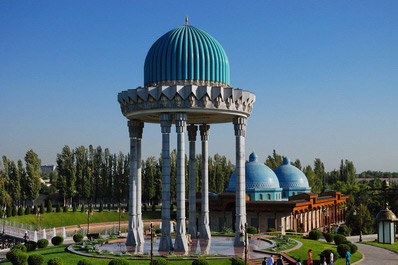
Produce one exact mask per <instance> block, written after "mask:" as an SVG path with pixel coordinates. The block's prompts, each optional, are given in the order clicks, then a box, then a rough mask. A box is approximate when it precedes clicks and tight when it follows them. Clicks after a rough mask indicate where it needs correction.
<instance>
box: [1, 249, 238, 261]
mask: <svg viewBox="0 0 398 265" xmlns="http://www.w3.org/2000/svg"><path fill="white" fill-rule="evenodd" d="M67 247H68V245H61V246H56V247H48V248H45V249H38V250H36V251H32V252H28V254H41V255H43V256H44V264H47V261H48V260H49V259H51V258H54V257H59V258H61V259H62V261H63V262H64V264H65V265H76V264H77V262H78V261H79V260H81V259H84V258H86V257H83V256H80V255H76V254H72V253H70V252H67V251H66V248H67ZM86 259H89V260H91V261H93V264H100V265H106V264H108V263H109V261H110V259H101V258H86ZM208 261H209V264H211V265H229V264H231V262H230V261H229V260H228V259H221V260H208ZM128 262H129V263H130V264H137V265H149V263H150V261H149V260H128ZM3 264H11V263H10V262H4V263H3ZM169 264H176V265H190V264H192V260H181V261H172V262H169Z"/></svg>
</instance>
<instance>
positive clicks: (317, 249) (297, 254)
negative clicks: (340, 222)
mask: <svg viewBox="0 0 398 265" xmlns="http://www.w3.org/2000/svg"><path fill="white" fill-rule="evenodd" d="M289 237H291V238H294V239H296V240H298V241H301V242H302V243H303V245H302V246H301V248H299V249H296V250H293V251H290V252H288V253H287V254H288V255H289V256H291V257H292V258H294V259H296V260H297V259H298V258H300V259H301V261H302V264H306V263H304V262H303V261H306V260H307V259H308V254H307V253H308V250H309V249H312V258H313V260H314V265H319V254H320V253H321V252H322V251H324V250H325V249H333V250H335V251H336V253H337V246H336V245H335V244H333V243H327V242H322V241H316V240H311V239H305V238H302V237H296V236H289ZM336 258H337V257H335V262H334V264H336V265H344V264H345V259H343V258H338V259H336ZM360 259H362V254H361V253H359V252H358V251H357V252H356V253H355V254H353V255H352V256H351V263H354V262H355V261H358V260H360Z"/></svg>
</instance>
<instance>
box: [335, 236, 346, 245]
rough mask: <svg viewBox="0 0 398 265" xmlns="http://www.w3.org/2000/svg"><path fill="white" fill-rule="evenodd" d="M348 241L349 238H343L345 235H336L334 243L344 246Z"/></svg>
mask: <svg viewBox="0 0 398 265" xmlns="http://www.w3.org/2000/svg"><path fill="white" fill-rule="evenodd" d="M346 241H347V238H346V237H345V236H343V235H335V236H334V243H335V244H336V245H340V244H343V243H344V242H346Z"/></svg>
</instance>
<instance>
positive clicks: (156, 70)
mask: <svg viewBox="0 0 398 265" xmlns="http://www.w3.org/2000/svg"><path fill="white" fill-rule="evenodd" d="M187 80H188V82H187ZM173 81H174V82H173ZM144 83H145V86H152V85H159V84H164V85H174V84H181V85H187V84H193V85H211V86H224V87H229V63H228V57H227V54H226V53H225V51H224V49H223V47H222V46H221V45H220V43H218V41H216V40H215V39H214V38H213V37H212V36H210V35H209V34H208V33H206V32H204V31H203V30H200V29H198V28H195V27H193V26H190V25H184V26H181V27H178V28H176V29H173V30H170V31H169V32H167V33H166V34H164V35H163V36H162V37H160V38H159V39H158V40H157V41H156V42H155V43H154V44H153V45H152V47H151V49H150V50H149V52H148V54H147V56H146V59H145V67H144Z"/></svg>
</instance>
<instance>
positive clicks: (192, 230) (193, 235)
mask: <svg viewBox="0 0 398 265" xmlns="http://www.w3.org/2000/svg"><path fill="white" fill-rule="evenodd" d="M188 234H190V235H191V238H197V237H198V231H196V225H192V226H188Z"/></svg>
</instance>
